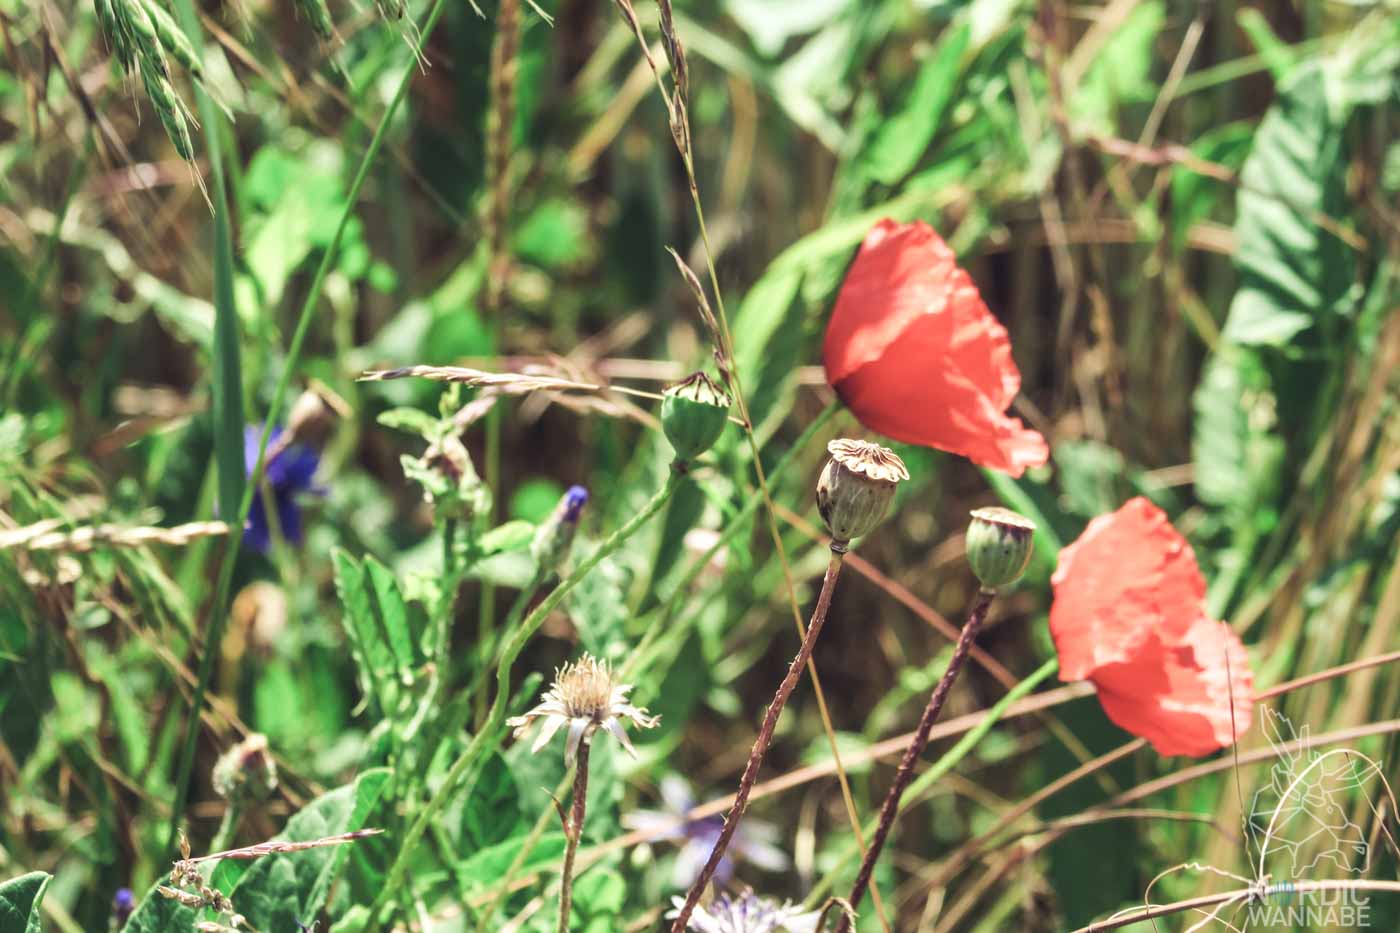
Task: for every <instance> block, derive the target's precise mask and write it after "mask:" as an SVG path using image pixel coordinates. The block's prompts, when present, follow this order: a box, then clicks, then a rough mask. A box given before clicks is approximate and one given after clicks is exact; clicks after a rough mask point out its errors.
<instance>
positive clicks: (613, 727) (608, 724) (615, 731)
mask: <svg viewBox="0 0 1400 933" xmlns="http://www.w3.org/2000/svg"><path fill="white" fill-rule="evenodd" d="M603 728H604V729H607V730H608V731H609V732H611V733H612V736H613V738H615V739H617V740H618V741H619V742H621V743H622V747H623V748H624V749H626V751H627V754H629V755H631V756H632V757H633V758H636V757H637V750H636V749H635V748H633V747H632V742H631V740H629V739H628V738H627V732H626V731H625V730H624V729H623V728H622V723H620V722H618V721H617V720H616V719H613V718H612V717H608V718H607V719H605V720H603Z"/></svg>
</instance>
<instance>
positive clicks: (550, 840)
mask: <svg viewBox="0 0 1400 933" xmlns="http://www.w3.org/2000/svg"><path fill="white" fill-rule="evenodd" d="M590 802H591V801H590ZM525 839H526V835H525V834H521V835H519V836H513V837H511V838H510V839H507V840H506V841H505V842H502V843H499V844H497V845H494V846H491V847H490V848H487V849H482V850H481V851H480V852H477V853H476V854H474V855H472V856H471V857H470V858H468V859H467V860H466V861H465V862H463V863H462V867H461V869H460V870H459V871H458V873H457V874H458V877H459V878H461V879H462V881H463V883H464V884H465V885H466V888H467V890H466V893H467V894H475V893H476V892H478V891H484V890H486V889H488V888H491V887H492V886H493V885H496V884H498V883H499V882H500V880H501V878H502V876H504V875H505V873H506V871H507V870H509V869H510V867H511V865H512V863H514V862H515V857H516V856H517V855H519V854H520V849H521V847H522V846H523V845H524V844H525ZM563 854H564V834H563V833H561V832H555V833H545V834H544V835H543V836H541V837H540V841H539V844H538V845H536V846H535V847H534V848H533V849H531V850H530V854H529V856H528V857H527V858H526V859H525V863H524V864H523V865H521V866H520V873H521V874H524V873H527V872H532V871H539V870H542V869H547V868H553V867H557V865H558V863H559V859H560V857H561V856H562V855H563Z"/></svg>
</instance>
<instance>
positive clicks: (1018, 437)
mask: <svg viewBox="0 0 1400 933" xmlns="http://www.w3.org/2000/svg"><path fill="white" fill-rule="evenodd" d="M946 323H947V319H939V318H930V317H925V318H923V319H920V320H919V321H917V322H915V323H913V324H911V325H910V326H909V327H908V328H907V329H906V330H905V331H904V333H903V334H902V335H901V336H900V338H899V340H898V341H897V342H896V343H894V344H893V345H891V346H890V347H889V348H887V350H886V352H885V354H884V356H883V357H881V358H880V360H879V362H877V363H874V364H871V365H869V366H862V367H861V368H859V369H857V370H856V371H855V372H854V373H852V374H851V375H849V376H847V377H846V378H845V379H842V380H841V381H840V382H838V383H836V384H835V386H836V391H837V393H838V394H839V395H840V396H841V400H842V401H843V402H845V403H846V405H847V407H849V408H850V409H851V411H852V412H853V413H855V416H856V417H857V418H859V419H860V421H861V423H862V424H864V425H865V426H866V427H868V428H870V429H871V430H873V431H878V432H879V433H881V434H883V435H885V436H886V437H891V438H894V439H895V440H897V441H904V442H905V443H908V444H923V445H925V446H927V447H936V448H938V449H939V450H946V451H948V452H950V453H955V454H959V455H961V456H964V457H967V458H968V459H969V460H971V461H973V462H974V463H977V464H980V465H982V466H987V467H991V468H993V469H997V470H1002V471H1004V472H1006V473H1009V474H1011V475H1012V476H1020V475H1021V474H1022V473H1024V472H1025V471H1026V468H1027V467H1032V466H1039V465H1040V464H1042V463H1044V462H1045V461H1046V459H1047V458H1048V457H1049V453H1050V452H1049V448H1048V447H1047V446H1046V443H1045V438H1043V437H1041V436H1040V434H1039V433H1037V432H1036V431H1032V430H1030V429H1028V428H1026V427H1025V425H1024V424H1022V422H1021V420H1020V419H1019V418H1013V417H1010V416H1008V415H1006V414H1003V411H1002V410H1003V408H1004V407H1005V406H1004V405H1002V404H999V403H998V402H997V401H996V400H994V399H992V398H990V397H989V396H988V395H987V394H986V393H985V392H984V391H982V388H981V386H979V385H978V384H977V383H976V382H975V381H974V380H973V379H972V378H970V377H969V375H968V373H967V372H966V371H965V369H964V368H963V366H962V365H961V364H962V363H963V362H964V357H965V356H973V357H975V356H976V354H965V353H963V352H961V350H960V348H958V349H954V348H953V347H952V346H951V344H950V342H949V339H948V337H947V336H946V335H944V334H942V333H940V331H941V330H942V329H943V327H944V325H945V324H946ZM984 336H985V332H984V333H982V334H976V335H974V336H973V337H972V338H971V340H972V341H973V342H979V341H980V338H982V337H984ZM980 342H985V341H980ZM981 358H982V359H985V358H987V354H985V353H983V354H981ZM969 362H974V364H975V362H976V361H975V360H969ZM973 368H975V365H974V367H973ZM1011 394H1012V395H1014V394H1015V391H1014V389H1013V390H1012V392H1011Z"/></svg>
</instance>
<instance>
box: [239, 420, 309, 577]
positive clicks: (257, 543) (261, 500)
mask: <svg viewBox="0 0 1400 933" xmlns="http://www.w3.org/2000/svg"><path fill="white" fill-rule="evenodd" d="M281 436H282V429H281V428H273V429H272V433H271V434H269V435H268V439H267V450H268V459H267V460H266V462H265V463H264V464H263V483H262V485H263V487H264V488H265V489H266V490H268V491H269V493H270V494H264V491H263V489H259V490H257V492H256V494H255V495H254V496H253V507H252V509H251V510H250V511H249V512H248V527H247V528H246V529H245V530H244V535H243V540H244V541H245V542H246V543H247V545H248V546H249V547H251V548H252V549H253V550H255V551H258V552H259V553H262V554H266V553H267V552H268V551H269V550H270V549H271V547H272V525H271V524H270V523H269V522H268V515H267V502H266V500H267V499H269V498H270V499H271V501H272V506H273V508H275V509H276V511H277V529H278V532H279V533H280V534H281V536H282V539H283V540H285V541H289V542H291V543H293V544H295V543H297V542H299V541H301V535H302V528H301V509H300V507H299V506H298V505H297V502H296V498H297V496H298V495H299V494H300V493H303V492H317V493H319V492H321V490H320V489H319V488H318V487H317V486H316V485H315V484H314V483H313V481H312V478H313V477H314V476H315V475H316V468H317V467H318V466H320V465H321V456H320V454H318V453H316V451H314V450H310V449H308V448H305V447H301V446H299V445H297V444H287V445H282V444H279V443H278V438H280V437H281ZM261 439H262V425H255V424H250V425H246V426H245V427H244V428H243V464H244V469H246V470H247V471H248V476H249V477H250V478H251V477H252V474H253V467H254V466H256V465H257V462H258V442H259V441H260V440H261Z"/></svg>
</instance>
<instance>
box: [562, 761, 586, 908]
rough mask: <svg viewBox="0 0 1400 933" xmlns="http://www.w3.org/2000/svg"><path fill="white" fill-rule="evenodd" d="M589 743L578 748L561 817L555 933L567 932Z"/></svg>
mask: <svg viewBox="0 0 1400 933" xmlns="http://www.w3.org/2000/svg"><path fill="white" fill-rule="evenodd" d="M592 745H593V743H592V742H590V741H589V740H588V739H586V738H585V739H584V740H583V744H581V745H580V746H579V747H578V768H577V769H576V770H575V771H574V799H573V803H572V805H571V806H570V811H569V816H568V819H566V820H564V836H565V838H566V839H567V840H568V842H567V843H566V844H565V846H564V868H563V870H562V871H561V872H560V873H559V933H569V908H570V907H571V906H572V905H573V899H574V856H575V855H577V854H578V841H579V840H580V839H582V838H583V814H584V808H585V807H586V806H587V802H588V752H589V749H590V748H592Z"/></svg>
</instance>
